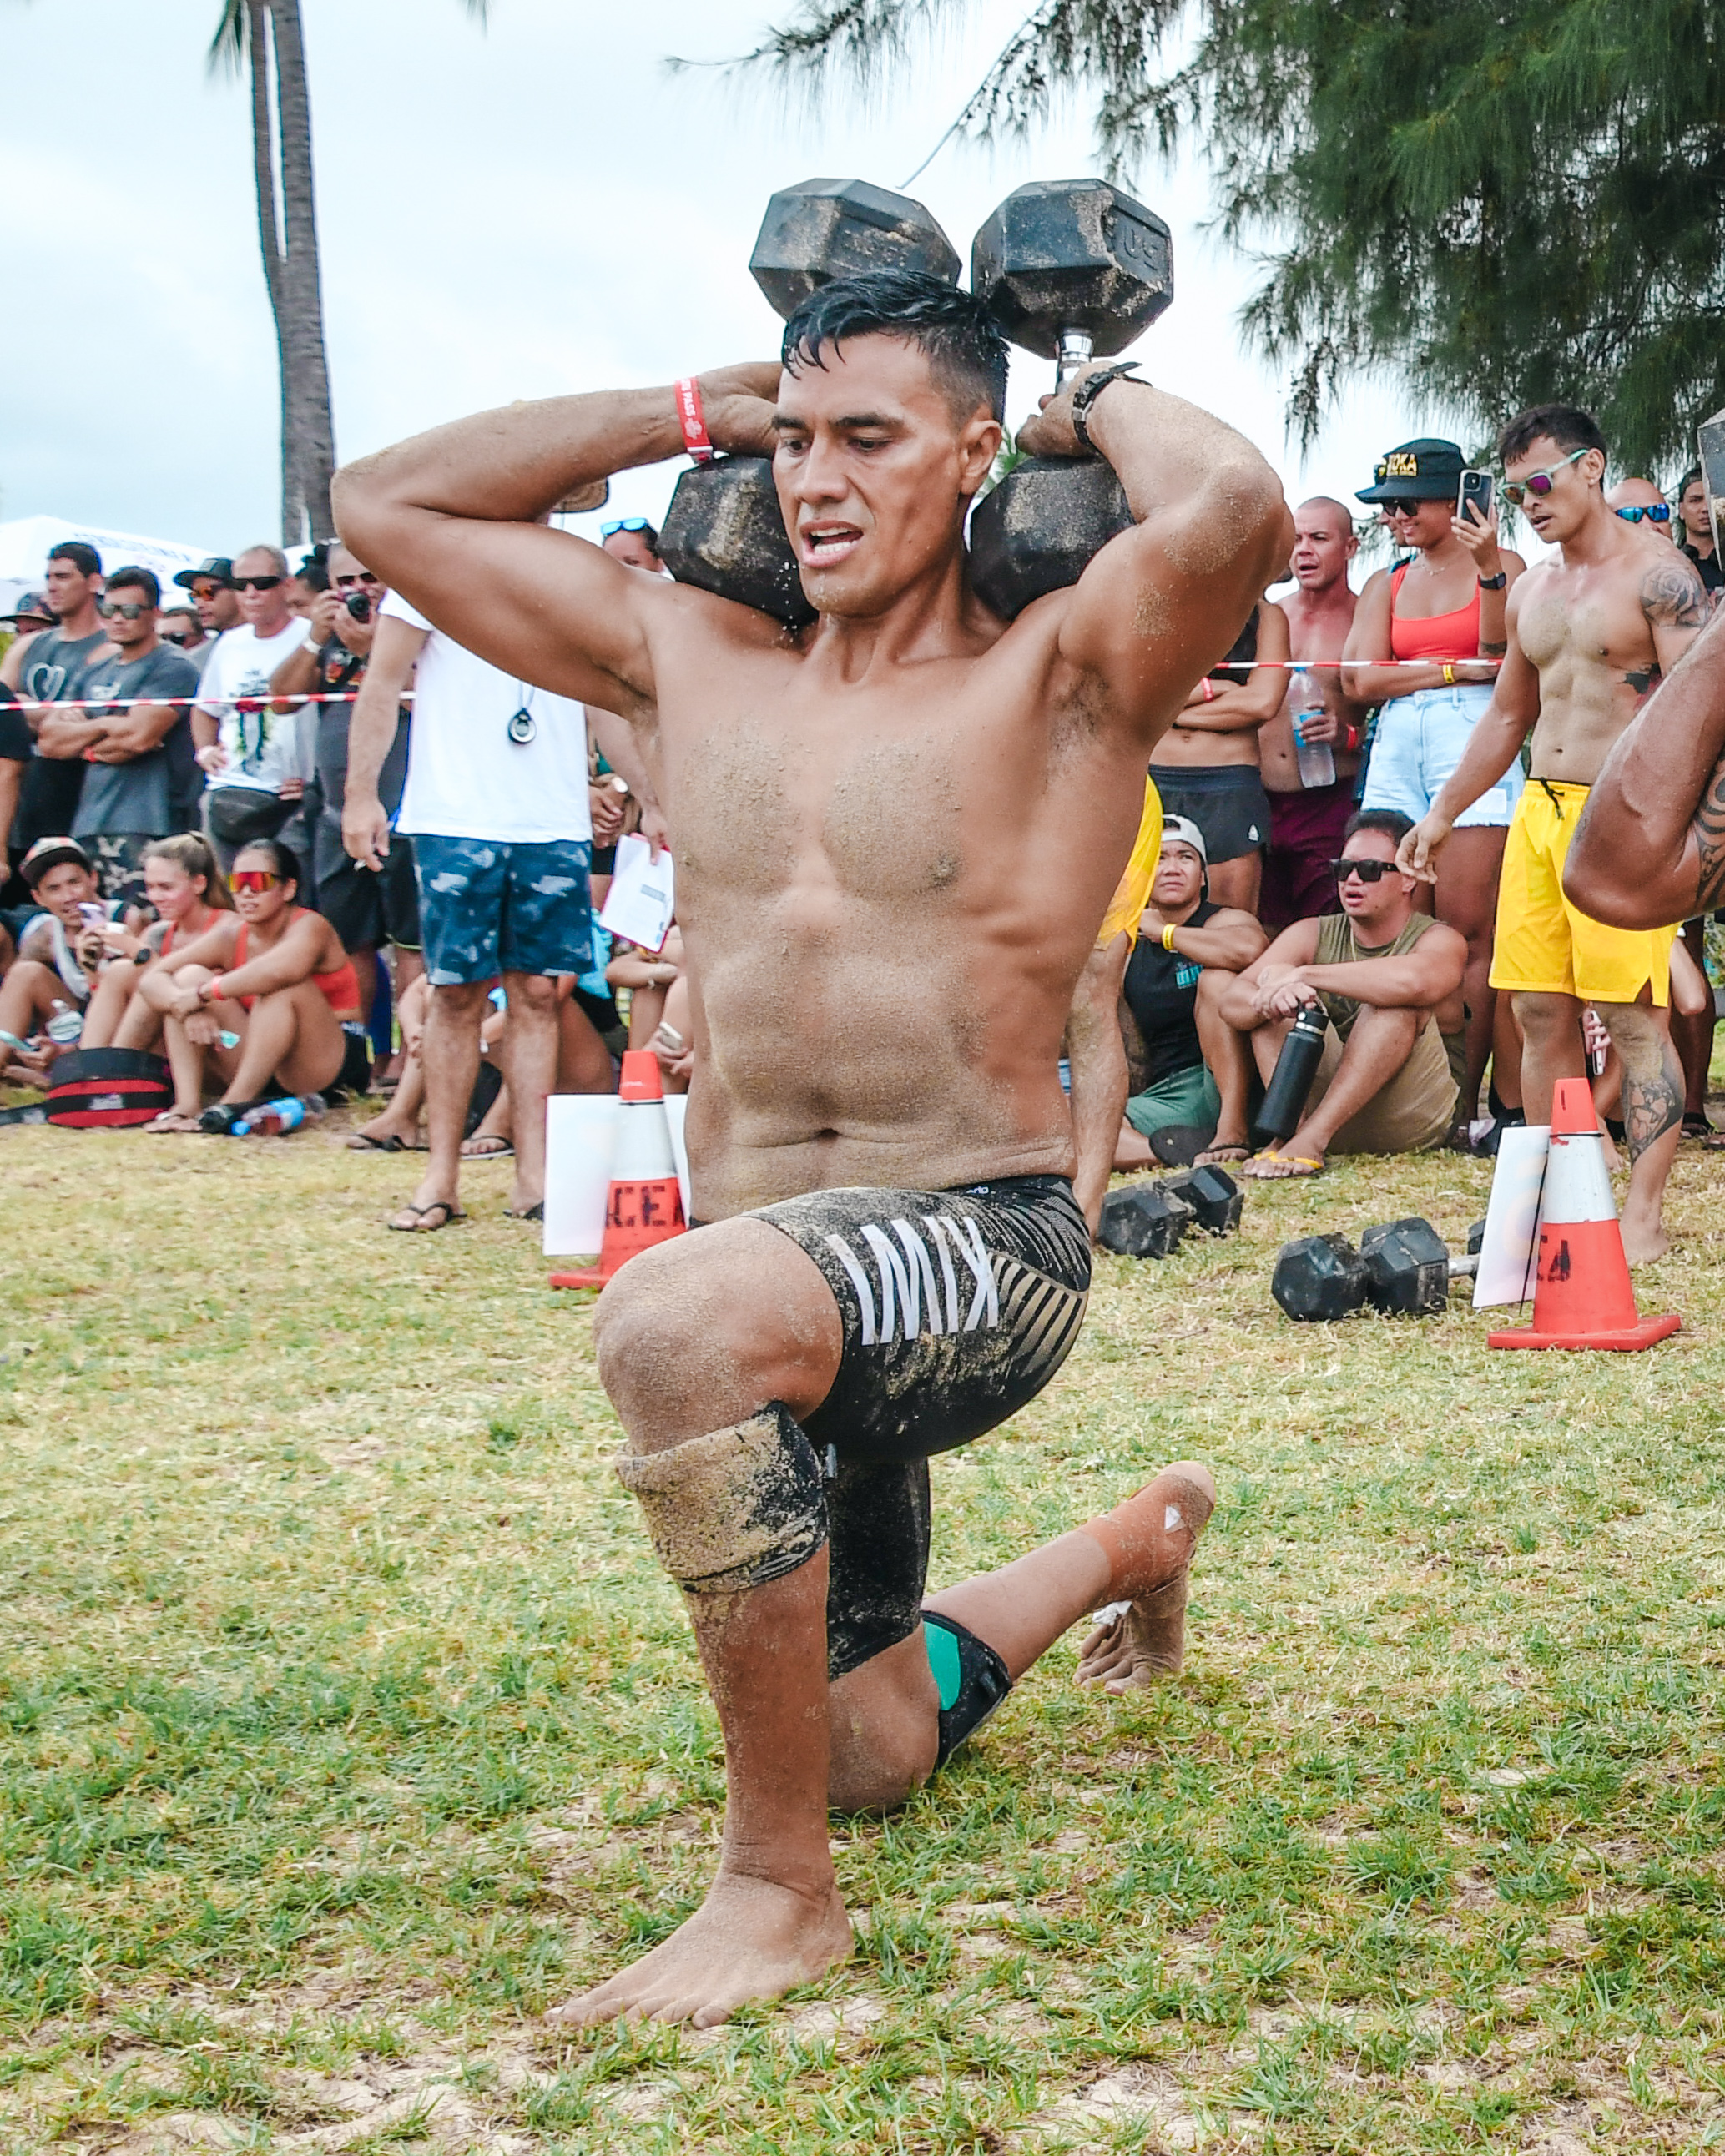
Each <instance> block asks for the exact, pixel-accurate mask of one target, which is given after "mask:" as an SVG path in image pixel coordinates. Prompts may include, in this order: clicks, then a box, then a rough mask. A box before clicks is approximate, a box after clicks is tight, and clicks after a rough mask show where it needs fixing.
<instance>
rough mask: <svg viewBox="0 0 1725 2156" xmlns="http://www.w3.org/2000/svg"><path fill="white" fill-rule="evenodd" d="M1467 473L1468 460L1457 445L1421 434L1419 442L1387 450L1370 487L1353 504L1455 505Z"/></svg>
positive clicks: (1364, 488)
mask: <svg viewBox="0 0 1725 2156" xmlns="http://www.w3.org/2000/svg"><path fill="white" fill-rule="evenodd" d="M1466 470H1467V459H1466V457H1465V456H1463V455H1462V454H1461V449H1459V448H1458V447H1457V446H1456V444H1455V443H1454V442H1445V441H1440V440H1439V439H1437V437H1436V436H1435V435H1430V434H1422V435H1420V438H1419V439H1418V440H1417V441H1413V442H1403V443H1401V444H1399V446H1398V447H1397V448H1395V449H1386V450H1385V451H1384V454H1383V455H1382V456H1381V457H1379V458H1378V461H1377V463H1376V464H1375V465H1373V468H1372V484H1371V485H1370V486H1363V487H1362V488H1361V489H1360V490H1359V492H1358V494H1357V495H1355V496H1354V500H1356V501H1408V500H1413V501H1444V500H1454V498H1455V494H1456V492H1457V490H1458V489H1459V488H1460V486H1461V475H1462V473H1463V472H1465V471H1466Z"/></svg>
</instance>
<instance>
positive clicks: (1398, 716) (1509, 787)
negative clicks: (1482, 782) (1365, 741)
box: [1360, 681, 1527, 831]
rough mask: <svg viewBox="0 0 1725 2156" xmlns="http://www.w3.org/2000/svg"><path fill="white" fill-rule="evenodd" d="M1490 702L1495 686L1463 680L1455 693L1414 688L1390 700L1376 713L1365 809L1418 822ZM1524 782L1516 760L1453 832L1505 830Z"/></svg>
mask: <svg viewBox="0 0 1725 2156" xmlns="http://www.w3.org/2000/svg"><path fill="white" fill-rule="evenodd" d="M1490 702H1491V687H1490V685H1489V684H1487V683H1486V682H1484V681H1461V682H1458V683H1457V684H1456V685H1455V687H1454V688H1453V689H1416V690H1414V693H1413V695H1412V696H1392V697H1391V699H1390V700H1389V702H1388V703H1387V704H1386V705H1385V706H1384V708H1383V710H1382V711H1379V712H1378V731H1377V733H1376V735H1375V737H1373V742H1372V760H1371V762H1370V763H1369V764H1368V767H1367V769H1366V784H1365V792H1364V793H1363V795H1362V796H1361V799H1360V806H1361V808H1399V809H1400V810H1401V812H1402V814H1403V815H1404V816H1411V817H1412V818H1413V819H1414V822H1415V823H1416V824H1417V823H1418V822H1419V821H1420V818H1421V817H1422V816H1423V815H1425V812H1426V810H1427V809H1428V808H1430V806H1431V804H1432V803H1433V801H1434V800H1435V799H1436V798H1437V795H1438V792H1439V790H1440V788H1441V787H1442V786H1443V783H1444V782H1445V779H1447V778H1449V777H1450V774H1451V773H1453V772H1454V770H1455V767H1456V765H1457V764H1458V763H1460V762H1461V758H1462V756H1463V754H1464V753H1465V752H1466V747H1467V744H1468V740H1469V737H1471V734H1472V732H1473V729H1474V722H1475V721H1476V719H1477V718H1478V717H1479V716H1480V714H1481V711H1484V710H1485V708H1486V705H1487V704H1489V703H1490ZM1526 783H1527V781H1526V779H1525V778H1523V777H1522V767H1521V762H1520V760H1519V758H1518V759H1517V761H1516V762H1514V763H1512V764H1511V766H1510V767H1509V769H1508V770H1507V772H1505V773H1504V774H1503V776H1502V778H1500V779H1499V780H1498V782H1497V784H1496V785H1495V786H1488V787H1487V788H1486V791H1485V792H1484V793H1482V794H1481V796H1480V798H1479V799H1478V800H1477V801H1476V802H1475V803H1474V804H1473V806H1472V807H1471V808H1464V809H1463V810H1462V812H1461V814H1460V815H1459V816H1458V817H1457V818H1456V819H1455V829H1457V830H1458V831H1466V830H1470V829H1475V828H1476V827H1477V826H1479V825H1481V824H1496V825H1497V826H1498V827H1499V828H1505V827H1507V824H1508V823H1509V819H1510V818H1511V817H1512V815H1513V814H1515V806H1516V803H1517V801H1519V800H1520V799H1521V798H1522V788H1523V786H1525V785H1526Z"/></svg>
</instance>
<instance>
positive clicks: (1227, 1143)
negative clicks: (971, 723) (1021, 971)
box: [1114, 816, 1270, 1168]
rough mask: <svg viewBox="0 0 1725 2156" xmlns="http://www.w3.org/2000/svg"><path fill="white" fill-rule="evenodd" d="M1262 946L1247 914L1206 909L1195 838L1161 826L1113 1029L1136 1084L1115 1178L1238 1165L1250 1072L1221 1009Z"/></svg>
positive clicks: (1204, 869)
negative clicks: (1117, 1029) (1179, 1166)
mask: <svg viewBox="0 0 1725 2156" xmlns="http://www.w3.org/2000/svg"><path fill="white" fill-rule="evenodd" d="M1269 941H1270V939H1269V937H1267V936H1266V934H1265V933H1264V931H1263V929H1262V928H1261V927H1260V925H1259V923H1258V921H1257V920H1256V919H1255V916H1253V915H1251V914H1250V913H1245V912H1242V911H1240V909H1239V908H1238V907H1237V906H1217V905H1216V904H1214V902H1213V901H1212V900H1211V898H1210V895H1209V865H1208V862H1207V860H1206V858H1205V853H1204V834H1203V832H1201V831H1200V830H1199V828H1198V826H1197V825H1196V824H1194V823H1191V822H1189V820H1188V819H1186V818H1185V817H1183V816H1169V817H1168V818H1167V819H1165V820H1164V821H1163V827H1162V855H1161V858H1160V860H1158V862H1157V865H1156V880H1155V881H1154V882H1153V884H1152V885H1151V888H1150V901H1149V903H1148V904H1147V906H1145V908H1144V911H1143V912H1142V915H1141V916H1139V921H1138V936H1137V942H1136V944H1135V945H1134V946H1133V949H1132V957H1131V959H1130V960H1129V961H1128V962H1127V968H1126V978H1125V980H1124V982H1123V983H1122V988H1121V1005H1122V1009H1121V1029H1122V1032H1123V1033H1124V1034H1126V1036H1127V1057H1128V1060H1129V1061H1130V1062H1131V1063H1132V1065H1133V1067H1134V1075H1137V1076H1138V1077H1139V1078H1140V1079H1141V1081H1142V1082H1141V1083H1140V1085H1139V1086H1138V1088H1137V1090H1136V1091H1133V1092H1132V1094H1131V1095H1130V1096H1129V1097H1128V1099H1127V1103H1126V1119H1125V1121H1124V1122H1122V1125H1121V1127H1120V1136H1119V1138H1118V1141H1117V1143H1116V1147H1115V1152H1114V1165H1115V1167H1116V1168H1144V1167H1147V1166H1148V1165H1149V1163H1151V1161H1152V1160H1153V1159H1159V1160H1163V1161H1169V1162H1172V1161H1178V1160H1190V1159H1192V1158H1194V1153H1195V1156H1196V1158H1197V1159H1198V1160H1199V1162H1200V1163H1203V1162H1207V1161H1232V1160H1244V1159H1245V1156H1246V1151H1247V1147H1246V1143H1245V1135H1246V1106H1247V1095H1248V1091H1249V1087H1250V1075H1251V1066H1250V1063H1249V1062H1248V1060H1247V1055H1246V1047H1245V1041H1244V1040H1243V1039H1241V1038H1240V1034H1237V1033H1235V1031H1234V1029H1233V1028H1232V1027H1230V1026H1228V1025H1225V1024H1223V1022H1222V1019H1221V1015H1220V999H1221V996H1222V993H1223V992H1224V989H1226V988H1228V987H1229V986H1230V985H1231V983H1233V981H1234V980H1235V977H1236V976H1237V975H1238V973H1240V969H1241V968H1242V967H1245V966H1250V964H1251V962H1252V961H1253V960H1254V959H1255V958H1256V957H1259V956H1260V954H1261V953H1262V952H1263V951H1264V949H1265V947H1266V945H1267V944H1268V942H1269ZM1134 1035H1136V1036H1137V1038H1136V1040H1134V1039H1133V1036H1134ZM1134 1050H1136V1051H1137V1052H1136V1053H1134Z"/></svg>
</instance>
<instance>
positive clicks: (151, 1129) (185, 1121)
mask: <svg viewBox="0 0 1725 2156" xmlns="http://www.w3.org/2000/svg"><path fill="white" fill-rule="evenodd" d="M144 1131H145V1133H146V1136H151V1137H200V1136H202V1134H203V1123H202V1122H200V1121H199V1120H198V1117H197V1116H182V1114H181V1113H180V1112H179V1111H178V1109H177V1108H168V1109H166V1110H164V1111H163V1112H162V1114H161V1115H159V1116H151V1119H150V1121H149V1122H147V1123H146V1124H145V1125H144Z"/></svg>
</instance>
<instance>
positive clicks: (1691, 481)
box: [1677, 465, 1725, 607]
mask: <svg viewBox="0 0 1725 2156" xmlns="http://www.w3.org/2000/svg"><path fill="white" fill-rule="evenodd" d="M1677 521H1678V523H1679V524H1680V525H1681V527H1682V528H1681V531H1679V533H1678V534H1677V551H1678V552H1679V553H1681V554H1686V555H1687V556H1688V557H1689V559H1690V560H1691V561H1692V562H1693V563H1694V564H1695V572H1696V574H1697V576H1698V577H1700V578H1701V581H1702V585H1703V586H1704V587H1705V588H1706V591H1707V604H1708V606H1709V607H1716V606H1717V604H1718V603H1719V598H1718V594H1719V590H1720V587H1721V586H1722V585H1725V568H1721V567H1720V566H1719V549H1718V547H1717V544H1716V543H1715V540H1714V536H1713V520H1712V515H1711V514H1710V513H1709V511H1708V509H1707V482H1706V480H1704V479H1703V478H1702V473H1701V466H1700V465H1691V466H1690V468H1689V470H1687V471H1686V472H1685V473H1684V475H1683V476H1682V478H1681V479H1680V480H1678V481H1677Z"/></svg>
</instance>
